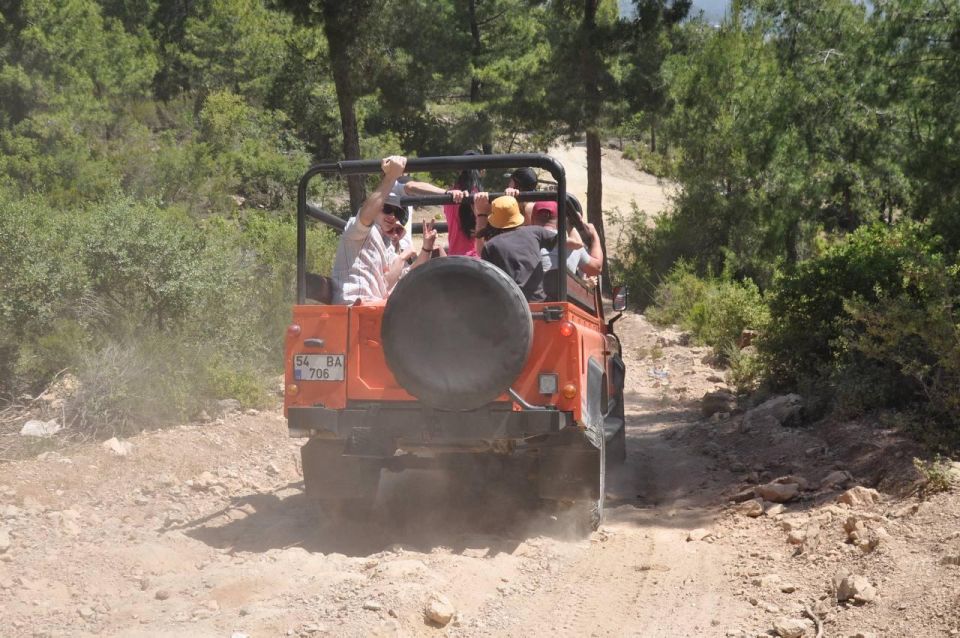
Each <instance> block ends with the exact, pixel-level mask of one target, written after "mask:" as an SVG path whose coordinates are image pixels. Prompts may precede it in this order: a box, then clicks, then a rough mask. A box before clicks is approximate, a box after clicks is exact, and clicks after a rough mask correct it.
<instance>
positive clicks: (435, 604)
mask: <svg viewBox="0 0 960 638" xmlns="http://www.w3.org/2000/svg"><path fill="white" fill-rule="evenodd" d="M423 613H424V615H425V616H426V617H427V620H429V621H430V622H433V623H436V624H438V625H440V626H441V627H446V626H447V623H449V622H450V621H451V620H453V616H454V615H455V614H456V613H457V610H456V608H455V607H454V606H453V603H451V602H450V599H449V598H447V597H446V596H444V595H443V594H437V593H434V594H430V598H429V599H427V605H426V607H425V608H424V610H423Z"/></svg>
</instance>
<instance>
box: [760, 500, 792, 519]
mask: <svg viewBox="0 0 960 638" xmlns="http://www.w3.org/2000/svg"><path fill="white" fill-rule="evenodd" d="M786 509H787V508H786V507H784V506H783V504H782V503H776V504H774V505H771V506H770V507H768V508H767V509H765V510H764V511H763V513H764V514H765V515H766V516H770V517H771V518H772V517H774V516H779V515H781V514H783V512H784V510H786Z"/></svg>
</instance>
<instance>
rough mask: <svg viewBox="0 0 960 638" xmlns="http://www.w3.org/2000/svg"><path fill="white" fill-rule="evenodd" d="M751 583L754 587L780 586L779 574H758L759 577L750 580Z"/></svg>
mask: <svg viewBox="0 0 960 638" xmlns="http://www.w3.org/2000/svg"><path fill="white" fill-rule="evenodd" d="M750 582H751V584H752V585H754V586H756V587H763V588H765V589H769V588H774V587H779V586H780V576H778V575H777V574H767V575H766V576H760V577H759V578H754V579H753V580H752V581H750Z"/></svg>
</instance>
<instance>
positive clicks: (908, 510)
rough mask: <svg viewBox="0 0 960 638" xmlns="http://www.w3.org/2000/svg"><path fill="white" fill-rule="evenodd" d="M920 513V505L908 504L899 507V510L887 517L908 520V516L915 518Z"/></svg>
mask: <svg viewBox="0 0 960 638" xmlns="http://www.w3.org/2000/svg"><path fill="white" fill-rule="evenodd" d="M918 511H920V504H919V503H907V504H906V505H904V506H903V507H898V508H897V509H895V510H893V511H892V512H890V513H889V514H887V516H889V517H890V518H907V517H908V516H913V515H914V514H916V513H917V512H918Z"/></svg>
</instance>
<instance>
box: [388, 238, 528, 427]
mask: <svg viewBox="0 0 960 638" xmlns="http://www.w3.org/2000/svg"><path fill="white" fill-rule="evenodd" d="M381 337H382V340H383V352H384V355H385V357H386V361H387V365H388V366H389V367H390V371H391V372H393V375H394V377H395V378H396V379H397V382H398V383H399V384H400V385H401V386H402V387H403V388H404V389H405V390H406V391H407V392H409V393H410V394H412V395H413V396H415V397H417V398H418V399H420V400H421V401H423V402H424V403H426V404H427V405H430V406H433V407H435V408H439V409H443V410H473V409H476V408H479V407H480V406H483V405H485V404H487V403H489V402H490V401H493V400H494V399H496V398H497V397H498V396H500V395H501V394H503V393H504V392H505V391H506V390H507V389H508V388H509V387H510V386H511V385H512V384H513V382H514V381H515V380H516V378H517V376H518V375H519V374H520V371H521V370H523V366H524V365H525V364H526V362H527V356H528V355H529V354H530V344H531V342H532V341H533V319H532V318H531V316H530V307H529V305H528V304H527V300H526V299H525V298H524V296H523V292H521V291H520V288H519V287H518V286H517V284H516V283H515V282H514V281H513V279H511V278H510V277H508V276H507V275H506V273H504V272H503V271H502V270H500V269H499V268H497V267H496V266H494V265H492V264H489V263H487V262H485V261H481V260H479V259H472V258H470V257H444V258H439V259H432V260H430V261H429V262H427V263H426V264H424V265H422V266H420V267H419V268H415V269H414V270H411V271H410V272H409V273H408V274H407V275H406V276H405V277H404V278H403V279H401V280H400V282H399V283H398V284H397V287H396V288H395V289H394V291H393V293H392V294H391V295H390V297H389V298H388V299H387V306H386V309H385V310H384V313H383V327H382V332H381Z"/></svg>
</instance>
